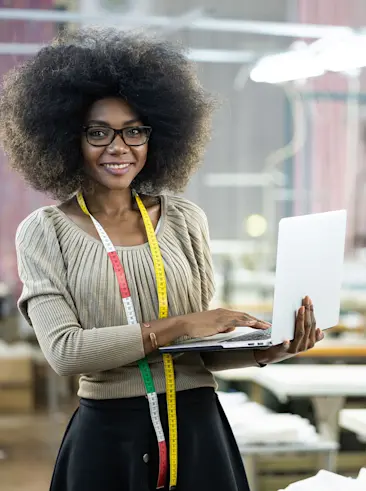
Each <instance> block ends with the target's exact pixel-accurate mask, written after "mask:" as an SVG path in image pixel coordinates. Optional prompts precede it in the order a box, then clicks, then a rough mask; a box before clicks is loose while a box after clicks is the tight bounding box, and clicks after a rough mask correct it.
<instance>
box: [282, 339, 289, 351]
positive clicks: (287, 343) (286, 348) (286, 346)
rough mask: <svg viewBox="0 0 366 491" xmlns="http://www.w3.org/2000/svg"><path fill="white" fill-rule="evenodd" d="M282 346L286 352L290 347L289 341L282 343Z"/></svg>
mask: <svg viewBox="0 0 366 491" xmlns="http://www.w3.org/2000/svg"><path fill="white" fill-rule="evenodd" d="M282 346H283V347H284V348H285V350H288V349H289V347H290V341H284V342H283V345H282Z"/></svg>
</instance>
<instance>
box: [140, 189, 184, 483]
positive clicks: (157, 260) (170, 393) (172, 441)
mask: <svg viewBox="0 0 366 491" xmlns="http://www.w3.org/2000/svg"><path fill="white" fill-rule="evenodd" d="M134 196H135V199H136V203H137V206H138V207H139V210H140V213H141V216H142V219H143V221H144V225H145V229H146V235H147V240H148V241H149V246H150V250H151V255H152V259H153V263H154V270H155V276H156V286H157V293H158V299H159V318H160V319H164V318H166V317H168V296H167V290H166V280H165V273H164V263H163V259H162V257H161V253H160V248H159V244H158V240H157V238H156V235H155V230H154V226H153V224H152V222H151V219H150V216H149V214H148V212H147V210H146V208H145V205H144V204H143V202H142V201H141V198H140V197H139V196H138V194H137V193H136V192H134ZM163 361H164V372H165V384H166V400H167V410H168V424H169V464H170V479H169V489H171V490H173V489H174V488H175V487H176V485H177V478H178V430H177V427H178V425H177V408H176V392H175V378H174V366H173V357H172V355H168V354H164V355H163Z"/></svg>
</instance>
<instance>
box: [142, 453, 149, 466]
mask: <svg viewBox="0 0 366 491" xmlns="http://www.w3.org/2000/svg"><path fill="white" fill-rule="evenodd" d="M149 459H150V457H149V454H147V453H145V454H144V456H143V457H142V460H143V461H144V462H145V464H147V463H148V462H149Z"/></svg>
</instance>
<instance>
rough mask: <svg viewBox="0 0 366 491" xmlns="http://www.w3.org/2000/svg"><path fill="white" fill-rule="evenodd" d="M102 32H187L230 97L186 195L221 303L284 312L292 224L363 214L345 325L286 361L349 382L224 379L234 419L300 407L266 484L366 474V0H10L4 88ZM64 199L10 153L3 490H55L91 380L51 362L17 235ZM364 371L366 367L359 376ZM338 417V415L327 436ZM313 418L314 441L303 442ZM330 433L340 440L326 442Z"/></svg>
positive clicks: (2, 285) (188, 42)
mask: <svg viewBox="0 0 366 491" xmlns="http://www.w3.org/2000/svg"><path fill="white" fill-rule="evenodd" d="M87 25H105V26H108V25H114V26H118V27H120V28H121V29H135V28H144V29H146V30H147V31H151V32H155V33H157V34H158V35H159V36H161V37H163V38H166V39H171V40H179V41H181V42H182V43H183V44H184V45H185V46H186V48H187V53H188V56H189V57H190V58H191V59H192V60H194V61H195V62H197V69H198V72H199V77H200V79H201V81H202V83H203V84H204V86H205V87H207V89H209V90H210V91H213V92H214V93H216V94H218V95H219V97H220V98H221V101H222V104H221V107H220V109H219V111H218V112H217V114H216V116H215V121H214V129H213V138H212V141H211V143H210V145H209V147H208V151H207V153H206V156H205V161H204V163H203V166H202V168H201V169H200V171H199V172H198V173H197V174H196V175H195V176H194V177H193V178H192V180H191V183H190V185H189V187H188V189H187V191H186V193H185V195H186V197H187V198H189V199H191V200H193V201H195V202H196V203H197V204H198V205H200V206H201V207H202V208H203V209H204V210H205V212H206V213H207V216H208V220H209V224H210V231H211V241H212V253H213V257H214V264H215V274H216V282H217V293H216V297H215V300H214V305H215V306H216V305H224V306H228V307H231V308H235V309H240V310H245V311H248V312H251V313H252V314H253V315H256V316H258V317H263V318H266V319H269V320H270V318H271V312H272V297H273V285H274V271H275V256H276V239H277V227H278V222H279V220H280V219H281V218H283V217H287V216H292V215H300V214H306V213H312V212H319V211H329V210H336V209H340V208H347V210H348V230H347V247H346V261H345V271H344V281H343V290H342V311H341V321H340V325H339V326H337V327H336V328H334V329H332V330H331V331H329V332H328V333H327V334H328V335H327V338H326V341H324V342H323V343H322V344H321V346H319V347H317V348H315V349H314V350H312V351H311V352H307V353H304V354H303V355H302V356H299V357H297V358H296V359H295V360H292V361H291V362H287V363H285V364H281V365H283V366H284V367H285V370H290V371H291V370H294V369H295V368H294V367H296V369H297V368H298V367H299V366H300V367H301V369H304V370H308V372H306V374H308V376H307V377H308V380H309V384H310V385H312V384H314V383H315V381H316V379H317V378H318V376H317V374H319V373H322V372H321V370H323V369H328V368H329V365H337V369H339V367H340V370H342V369H343V372H342V371H341V372H339V373H340V374H341V375H340V376H339V384H338V386H337V388H336V389H334V388H333V389H332V390H328V392H327V390H326V387H328V386H329V384H330V382H332V383H334V376H333V377H331V378H332V379H333V381H330V382H329V384H328V380H327V379H326V377H327V374H326V372H324V377H325V379H324V380H325V386H326V387H325V388H324V387H323V388H322V392H321V393H319V391H318V393H317V394H313V393H311V387H310V388H309V390H308V392H307V393H306V394H294V393H291V391H289V393H287V394H286V397H284V398H281V397H279V396H278V394H276V390H274V389H273V390H272V389H271V386H270V384H266V383H264V382H262V381H258V380H257V379H256V378H255V375H253V377H251V376H249V375H248V376H245V377H239V378H238V377H236V378H235V377H231V376H230V375H228V376H226V377H221V375H220V374H218V376H219V380H220V384H221V385H220V390H221V391H222V392H223V395H222V397H223V401H224V402H225V401H228V399H227V397H229V394H232V395H233V394H234V395H235V397H237V396H238V394H240V395H241V396H242V398H241V399H237V402H238V404H239V403H240V404H239V406H240V411H239V406H238V411H237V412H235V414H234V413H233V414H232V415H231V416H232V418H233V419H232V424H233V425H234V424H239V423H240V424H242V422H243V418H244V419H245V417H244V415H245V411H249V412H250V411H254V414H255V415H257V416H258V415H259V414H260V415H261V416H260V418H259V416H258V418H259V419H260V420H261V421H263V419H262V418H265V415H267V417H268V418H269V419H268V421H270V415H271V417H272V416H275V415H282V416H283V415H284V414H285V415H287V417H288V418H289V419H288V420H286V423H284V424H285V428H287V429H288V428H294V429H293V430H292V432H291V431H289V434H290V436H288V439H287V440H286V439H285V440H286V441H284V432H283V431H282V430H281V431H279V428H281V424H282V423H281V424H280V422H279V421H280V420H276V421H275V419H273V424H272V427H274V428H277V434H276V435H277V436H274V437H273V442H272V443H273V445H275V446H274V447H273V448H272V447H271V449H269V450H268V448H267V450H266V448H265V447H266V445H265V442H264V441H263V440H266V438H264V436H263V432H262V435H259V436H258V434H257V435H256V436H255V435H254V436H253V437H252V440H251V441H249V440H245V438H244V440H243V443H242V445H241V448H242V453H243V457H244V458H245V459H247V462H248V468H250V474H251V480H252V483H253V485H252V488H253V490H257V491H258V490H259V491H275V490H278V489H281V488H284V487H285V486H287V485H288V484H289V483H291V482H294V481H295V480H298V479H301V478H302V477H304V476H305V477H306V476H307V475H312V474H314V473H315V472H317V470H318V469H319V468H323V467H324V466H325V465H326V466H327V468H332V469H333V470H336V471H337V472H339V473H341V474H342V475H347V476H355V475H357V473H358V471H359V469H360V468H361V467H362V466H366V451H365V450H366V445H365V441H366V417H365V411H366V320H365V313H366V70H365V69H364V67H366V2H365V0H271V1H268V0H255V1H254V0H240V1H239V0H227V1H225V2H222V1H219V0H200V1H196V2H194V1H192V0H185V2H183V0H177V1H175V2H168V1H167V0H69V1H67V0H60V1H56V0H13V1H10V0H8V1H7V0H0V86H1V80H2V77H3V75H4V74H5V73H6V72H7V71H8V70H10V69H11V68H12V67H14V66H16V65H18V64H20V63H22V62H24V61H25V60H26V59H28V57H30V56H32V55H33V54H35V53H36V52H37V51H38V50H39V49H40V47H41V46H42V45H43V44H45V43H47V42H49V41H50V40H51V39H52V38H53V37H54V36H55V35H56V34H57V33H58V32H59V31H60V30H63V29H65V28H71V29H77V28H78V27H80V26H87ZM0 90H1V89H0ZM35 103H36V101H35ZM49 203H50V201H49V199H48V198H46V197H45V196H43V195H41V194H39V193H36V192H34V191H32V190H30V189H29V188H27V187H26V186H25V184H24V183H23V182H22V181H21V179H20V178H19V177H18V176H17V175H15V174H14V173H13V172H12V171H11V170H10V169H9V168H8V166H7V162H6V157H5V156H4V155H3V154H2V153H1V151H0V210H1V213H0V489H1V491H20V490H27V491H33V490H34V491H35V490H37V491H43V490H46V489H48V486H49V482H50V476H51V472H52V467H53V462H54V459H55V453H56V452H57V448H58V445H59V443H60V438H61V435H62V433H63V431H64V429H65V425H66V423H67V420H68V418H69V417H70V415H71V413H72V411H73V409H74V408H75V407H76V405H77V400H76V396H75V394H76V391H77V378H75V379H67V378H63V379H61V378H59V377H57V376H56V375H55V374H54V373H53V372H52V370H51V369H50V368H48V366H47V364H46V361H45V360H44V358H43V355H42V353H41V352H40V350H39V348H38V346H37V342H36V340H35V338H34V336H33V333H32V332H31V331H30V330H29V329H28V328H27V326H26V325H24V322H23V321H22V320H21V319H20V318H19V316H18V313H17V309H16V300H17V297H18V295H19V293H20V291H21V285H20V282H19V279H18V275H17V266H16V256H15V249H14V235H15V230H16V228H17V226H18V224H19V223H20V221H21V220H22V219H23V218H25V217H26V216H27V215H28V214H29V213H30V212H31V211H33V210H34V209H36V208H38V207H40V206H44V205H47V204H49ZM281 368H282V367H281ZM348 369H350V370H355V371H353V372H352V371H350V372H347V375H345V374H346V370H348ZM362 370H363V371H362ZM283 373H284V375H283V376H284V377H287V374H288V373H290V372H283ZM291 373H293V372H291ZM304 373H305V372H304ZM348 374H349V375H348ZM342 377H343V378H342ZM360 377H361V380H363V381H364V382H365V383H364V385H365V387H364V390H362V387H361V386H362V384H360V383H359V384H358V386H357V387H358V388H357V389H354V390H350V385H351V386H352V383H353V382H355V381H359V380H360ZM320 378H321V377H320ZM344 378H346V379H347V382H348V383H346V384H343V385H342V383H341V380H343V379H344ZM234 379H235V380H234ZM244 379H245V380H244ZM276 380H277V382H274V383H281V381H279V382H278V379H276ZM355 384H356V382H355ZM356 385H357V384H356ZM319 390H320V389H319ZM234 391H235V392H234ZM335 394H336V395H337V398H335ZM315 395H317V396H321V397H320V398H319V397H318V398H315ZM243 398H245V401H244V399H243ZM232 400H234V399H232ZM248 404H249V405H248ZM253 404H255V405H254V406H253ZM327 404H328V406H327ZM230 405H231V403H230V404H228V407H229V406H230ZM319 405H320V406H319ZM331 408H333V411H332V409H331ZM355 410H357V411H360V410H361V411H362V410H363V411H364V412H363V413H362V412H361V413H360V412H358V413H357V414H358V415H360V414H361V416H360V417H361V419H359V420H357V421H358V423H357V424H356V423H353V426H352V423H344V421H343V419H344V417H343V416H342V418H343V419H342V418H341V416H340V415H342V414H343V415H344V414H345V415H346V416H350V417H351V421H354V420H352V415H354V414H356V413H354V412H352V411H355ZM324 411H325V413H326V417H328V416H329V417H330V418H333V420H334V424H333V427H332V429H331V430H329V429H328V430H329V431H325V432H324V431H323V430H324V428H323V427H322V426H321V424H322V421H321V418H322V414H323V413H324ZM342 411H351V412H350V413H347V412H346V413H342ZM330 413H331V414H330ZM248 414H249V413H248ZM290 416H294V417H295V416H296V418H297V419H293V418H292V419H291V418H290ZM340 418H341V419H342V421H343V422H342V421H341V419H340ZM362 418H363V419H362ZM323 419H324V417H323ZM346 419H347V418H346ZM281 421H284V420H283V419H282V420H281ZM293 421H298V422H299V425H300V423H301V424H302V425H303V426H302V427H301V428H302V429H301V428H300V426H301V425H300V426H299V425H298V426H296V424H293ZM347 421H348V420H347ZM359 421H361V423H360V422H359ZM240 424H239V426H240ZM268 424H269V425H270V422H269V423H268ZM304 425H305V426H306V425H308V426H306V427H307V428H308V429H309V428H311V429H312V431H313V433H312V435H313V440H312V444H310V442H307V443H306V442H305V443H304V442H303V443H302V445H305V447H303V448H300V449H299V448H298V447H296V445H298V444H299V442H300V440H301V441H302V440H304V438H305V437H304V432H302V431H303V429H304V427H305V426H304ZM355 425H356V427H357V431H356V429H355ZM258 431H259V430H258ZM268 431H269V430H268V427H267V436H268ZM239 433H240V432H239ZM281 433H282V437H281ZM305 433H306V432H305ZM315 434H316V435H317V437H316V439H315ZM318 436H319V438H318ZM323 437H326V438H325V440H326V441H327V442H328V443H329V442H330V443H331V444H330V445H328V447H327V446H325V447H324V446H323V447H321V442H324V441H325V440H324V438H323ZM238 438H239V436H238ZM281 438H282V440H281ZM286 438H287V437H286ZM315 440H316V442H318V440H319V442H320V443H319V444H318V443H315ZM267 443H268V442H267ZM250 445H252V447H250ZM286 445H290V447H286ZM291 445H295V447H294V448H292V449H291ZM253 449H254V450H253ZM294 449H295V450H296V449H297V450H296V451H295V450H294ZM322 449H323V450H322ZM285 450H286V452H284V451H285ZM281 451H282V453H281ZM322 452H323V453H325V457H326V462H327V464H324V463H323V461H322V460H321V458H323V457H324V455H320V454H322ZM327 452H328V453H327Z"/></svg>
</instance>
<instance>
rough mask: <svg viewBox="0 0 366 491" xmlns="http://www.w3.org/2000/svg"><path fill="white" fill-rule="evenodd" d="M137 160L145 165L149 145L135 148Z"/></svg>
mask: <svg viewBox="0 0 366 491" xmlns="http://www.w3.org/2000/svg"><path fill="white" fill-rule="evenodd" d="M133 151H134V154H135V159H136V160H137V161H138V162H139V163H140V164H141V165H145V162H146V159H147V145H144V146H143V147H135V148H134V150H133Z"/></svg>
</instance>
